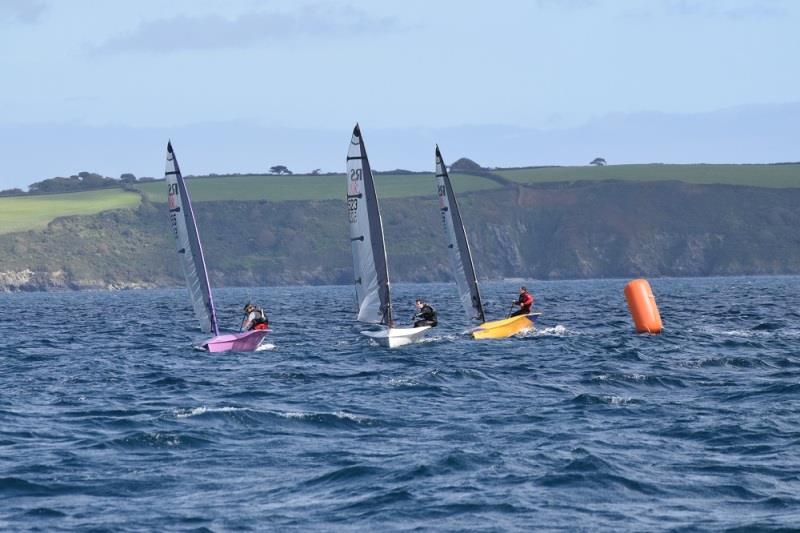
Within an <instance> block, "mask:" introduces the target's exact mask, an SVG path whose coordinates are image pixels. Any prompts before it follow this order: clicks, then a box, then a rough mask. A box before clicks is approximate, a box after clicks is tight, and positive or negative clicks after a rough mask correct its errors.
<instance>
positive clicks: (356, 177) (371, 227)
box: [347, 124, 431, 348]
mask: <svg viewBox="0 0 800 533" xmlns="http://www.w3.org/2000/svg"><path fill="white" fill-rule="evenodd" d="M347 215H348V220H349V226H350V244H351V246H352V249H353V271H354V278H355V279H354V283H355V288H356V300H357V303H358V317H357V319H358V321H359V322H364V323H367V324H374V325H375V326H376V327H375V329H370V330H366V331H362V332H361V333H362V334H363V335H366V336H367V337H369V338H371V339H373V340H374V341H376V342H377V343H379V344H381V345H382V346H386V347H389V348H397V347H400V346H405V345H407V344H412V343H414V342H417V341H418V340H420V339H421V338H422V337H423V336H424V335H425V334H426V333H427V332H428V330H430V329H431V327H430V326H422V327H418V328H396V327H394V321H393V319H392V301H391V294H390V286H389V267H388V264H387V261H386V246H385V243H384V238H383V222H382V220H381V213H380V206H379V205H378V196H377V194H376V193H375V181H374V180H373V177H372V170H371V169H370V166H369V159H367V151H366V148H365V147H364V140H363V139H362V137H361V129H360V128H359V126H358V124H356V127H355V128H354V129H353V136H352V138H351V139H350V148H349V149H348V151H347Z"/></svg>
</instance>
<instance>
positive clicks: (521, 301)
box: [509, 286, 533, 316]
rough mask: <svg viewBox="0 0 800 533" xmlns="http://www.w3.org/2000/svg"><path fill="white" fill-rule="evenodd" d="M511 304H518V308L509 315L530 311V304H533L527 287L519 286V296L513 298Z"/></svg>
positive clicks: (524, 313) (525, 313)
mask: <svg viewBox="0 0 800 533" xmlns="http://www.w3.org/2000/svg"><path fill="white" fill-rule="evenodd" d="M512 305H518V306H519V309H518V310H516V311H514V312H513V313H511V315H509V316H519V315H527V314H528V313H530V312H531V306H533V295H532V294H530V293H529V292H528V289H526V288H525V287H524V286H522V287H520V288H519V298H518V299H516V300H514V301H513V302H512Z"/></svg>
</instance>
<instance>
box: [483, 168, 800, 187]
mask: <svg viewBox="0 0 800 533" xmlns="http://www.w3.org/2000/svg"><path fill="white" fill-rule="evenodd" d="M494 173H495V174H499V175H500V176H503V177H504V178H508V179H510V180H513V181H516V182H518V183H543V182H551V181H597V180H624V181H668V180H677V181H684V182H686V183H699V184H715V183H718V184H725V185H750V186H753V187H800V164H791V165H659V164H650V165H609V166H604V167H594V166H585V167H547V168H523V169H516V170H498V171H496V172H494Z"/></svg>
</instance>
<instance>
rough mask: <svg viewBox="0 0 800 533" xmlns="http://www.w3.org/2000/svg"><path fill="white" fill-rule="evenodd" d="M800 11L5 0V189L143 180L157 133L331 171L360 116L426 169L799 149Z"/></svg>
mask: <svg viewBox="0 0 800 533" xmlns="http://www.w3.org/2000/svg"><path fill="white" fill-rule="evenodd" d="M797 28H800V2H795V1H793V0H761V1H755V0H497V1H493V2H485V1H477V0H475V1H470V0H466V1H463V0H462V1H458V0H441V1H436V0H424V1H423V0H404V1H403V2H370V1H366V0H352V1H348V0H341V1H335V2H334V1H325V0H318V1H308V2H307V1H304V0H291V1H289V0H273V1H270V0H263V1H256V0H226V1H221V0H220V1H204V0H173V1H170V2H162V1H154V0H134V1H127V0H119V1H115V2H96V1H84V0H0V70H2V72H3V77H2V80H1V82H0V188H7V187H23V188H24V187H25V186H26V185H28V184H29V183H31V182H33V181H37V180H39V179H44V178H47V177H52V176H56V175H70V174H73V173H77V172H78V171H81V170H90V171H97V172H101V173H103V174H106V175H111V176H115V177H116V176H118V175H119V174H120V173H123V172H134V173H135V174H137V175H140V176H142V175H148V176H157V177H158V176H160V173H162V172H163V157H164V153H163V152H164V146H165V144H166V141H167V139H168V138H172V139H173V141H174V145H175V148H176V151H177V154H178V156H179V159H180V160H181V164H182V167H183V169H184V172H187V173H189V172H193V173H198V174H199V173H208V172H217V173H224V172H249V171H254V172H257V171H263V170H265V169H267V168H269V166H271V165H273V164H278V163H282V164H287V165H288V166H289V167H290V168H292V167H294V168H295V169H296V170H298V171H304V170H310V169H312V168H322V169H323V170H326V171H341V170H342V169H343V167H344V155H345V152H346V147H347V142H348V139H349V136H350V131H351V130H352V127H353V125H354V123H355V122H356V121H358V122H360V123H361V125H362V129H363V131H364V134H365V140H366V142H367V146H368V149H369V150H370V158H371V160H372V163H373V166H374V167H375V168H379V169H380V168H383V169H390V168H410V169H413V170H428V169H429V168H428V167H430V166H432V163H431V161H432V159H433V156H432V151H433V148H432V143H433V142H439V143H440V144H441V145H442V148H443V151H444V153H445V155H447V154H448V153H452V157H451V159H454V158H456V157H461V156H474V157H473V158H475V159H476V160H477V159H478V158H481V160H480V161H479V162H481V163H483V164H489V165H492V166H512V165H536V164H584V163H585V162H586V161H585V160H586V158H589V160H591V159H592V158H593V157H594V156H605V157H606V158H607V159H610V161H609V162H614V163H626V162H649V161H658V162H699V161H707V162H733V163H749V162H770V161H785V160H800V144H799V145H798V146H797V148H795V147H794V146H793V145H794V144H795V143H792V142H789V140H790V139H789V136H790V135H791V134H792V133H795V134H796V133H798V131H797V130H798V128H797V127H795V126H794V124H795V123H796V122H795V121H794V119H795V118H800V107H799V106H798V104H800V70H798V69H797V57H798V56H800V31H798V30H797ZM665 124H666V125H669V127H666V129H659V130H658V131H655V130H654V127H655V126H654V125H660V126H659V128H661V127H662V126H664V125H665ZM698 131H703V132H706V133H707V135H704V136H699V135H698V134H697V132H698ZM795 139H797V136H796V135H795ZM504 140H506V141H508V142H503V141H504ZM698 143H699V144H698ZM448 149H449V151H448Z"/></svg>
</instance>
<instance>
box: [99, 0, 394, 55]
mask: <svg viewBox="0 0 800 533" xmlns="http://www.w3.org/2000/svg"><path fill="white" fill-rule="evenodd" d="M403 29H404V28H403V27H402V25H401V24H400V23H399V22H398V21H397V20H395V19H394V18H391V17H375V16H372V15H370V14H369V13H367V12H366V11H363V10H361V9H356V8H352V7H333V6H324V5H317V4H313V5H306V6H302V7H300V8H299V9H297V10H294V11H255V12H250V13H244V14H242V15H240V16H237V17H235V18H226V17H223V16H220V15H206V16H191V15H179V16H176V17H173V18H169V19H157V20H151V21H147V22H143V23H141V24H140V25H139V26H138V27H137V28H136V29H135V30H133V31H132V32H130V33H127V34H123V35H120V36H117V37H113V38H111V39H109V40H107V41H105V42H104V43H101V44H99V45H97V46H95V47H93V48H92V51H93V52H95V53H122V52H156V53H164V52H174V51H180V50H216V49H231V48H245V47H250V46H258V45H262V46H263V45H274V44H280V43H282V42H286V41H287V40H291V39H297V38H302V39H304V40H308V39H317V38H332V37H335V38H341V39H346V38H348V37H356V36H363V35H376V34H378V35H380V34H386V33H396V32H399V31H403Z"/></svg>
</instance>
